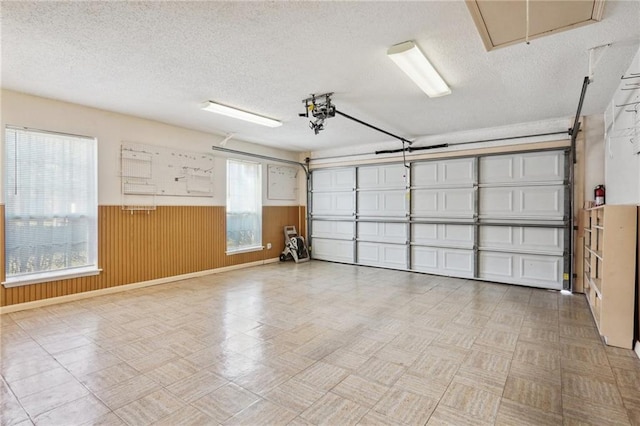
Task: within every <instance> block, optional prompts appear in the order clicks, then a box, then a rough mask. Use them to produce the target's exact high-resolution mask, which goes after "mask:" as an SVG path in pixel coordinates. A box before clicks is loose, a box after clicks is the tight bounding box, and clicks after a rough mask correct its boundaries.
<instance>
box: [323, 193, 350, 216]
mask: <svg viewBox="0 0 640 426" xmlns="http://www.w3.org/2000/svg"><path fill="white" fill-rule="evenodd" d="M354 213H355V193H354V192H319V193H314V194H313V215H314V216H353V215H354Z"/></svg>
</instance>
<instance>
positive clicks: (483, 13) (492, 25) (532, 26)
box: [466, 0, 605, 51]
mask: <svg viewBox="0 0 640 426" xmlns="http://www.w3.org/2000/svg"><path fill="white" fill-rule="evenodd" d="M604 1H605V0H559V1H537V0H530V1H529V39H530V40H531V39H534V38H539V37H543V36H546V35H550V34H553V33H556V32H559V31H566V30H570V29H573V28H576V27H580V26H583V25H588V24H591V23H594V22H598V21H600V20H601V19H602V13H603V10H604ZM466 3H467V7H468V8H469V11H470V12H471V16H472V18H473V21H474V22H475V24H476V27H478V32H479V33H480V37H481V38H482V42H483V43H484V46H485V48H486V49H487V51H490V50H493V49H496V48H499V47H504V46H509V45H512V44H516V43H520V42H524V40H525V31H526V1H525V0H510V1H499V0H498V1H496V0H466Z"/></svg>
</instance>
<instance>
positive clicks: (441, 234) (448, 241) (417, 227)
mask: <svg viewBox="0 0 640 426" xmlns="http://www.w3.org/2000/svg"><path fill="white" fill-rule="evenodd" d="M411 234H412V235H411V242H412V243H414V244H420V245H426V246H429V245H430V246H447V247H459V248H469V249H471V248H473V226H472V225H449V224H441V223H440V224H436V223H414V224H413V226H412V228H411Z"/></svg>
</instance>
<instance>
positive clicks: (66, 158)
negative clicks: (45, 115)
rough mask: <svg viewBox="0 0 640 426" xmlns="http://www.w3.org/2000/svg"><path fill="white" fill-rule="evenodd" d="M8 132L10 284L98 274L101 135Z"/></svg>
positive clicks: (9, 130) (8, 254)
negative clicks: (99, 145)
mask: <svg viewBox="0 0 640 426" xmlns="http://www.w3.org/2000/svg"><path fill="white" fill-rule="evenodd" d="M5 136H6V137H5V146H6V155H5V164H4V166H5V167H3V168H4V170H6V172H5V173H6V175H5V180H4V181H5V188H4V189H5V200H6V205H5V223H4V225H5V255H6V256H5V258H6V260H5V262H6V265H5V266H6V275H7V277H6V283H5V286H11V285H22V284H29V283H34V282H43V281H51V280H55V279H62V278H71V277H75V276H82V275H91V274H96V273H97V272H98V270H97V261H96V259H97V213H98V202H97V177H96V171H97V167H96V160H97V158H96V157H97V155H96V145H97V143H96V140H95V139H93V138H87V137H81V136H73V135H62V134H55V133H48V132H44V131H38V130H26V129H17V128H11V127H7V129H6V135H5Z"/></svg>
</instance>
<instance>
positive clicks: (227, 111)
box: [202, 101, 282, 127]
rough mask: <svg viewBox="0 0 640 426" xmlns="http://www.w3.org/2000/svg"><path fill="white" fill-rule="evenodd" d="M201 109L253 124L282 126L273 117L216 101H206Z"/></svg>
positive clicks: (280, 122)
mask: <svg viewBox="0 0 640 426" xmlns="http://www.w3.org/2000/svg"><path fill="white" fill-rule="evenodd" d="M202 109H204V110H206V111H210V112H215V113H216V114H221V115H226V116H227V117H232V118H237V119H239V120H244V121H249V122H251V123H255V124H261V125H263V126H267V127H279V126H282V121H278V120H274V119H273V118H267V117H263V116H261V115H258V114H254V113H252V112H247V111H242V110H241V109H236V108H232V107H229V106H226V105H222V104H219V103H216V102H211V101H207V102H205V103H204V104H203V105H202Z"/></svg>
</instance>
